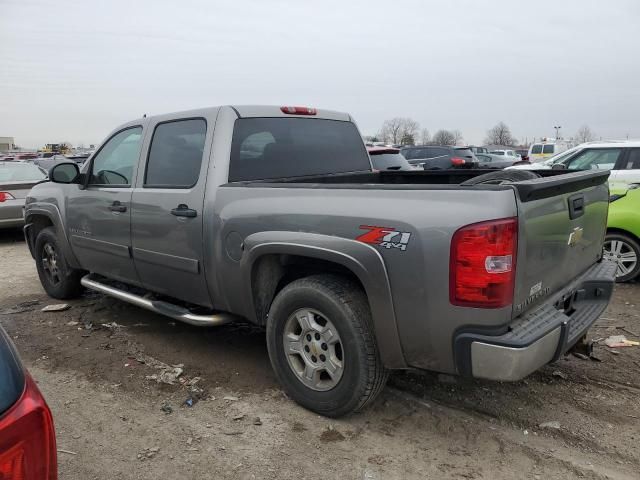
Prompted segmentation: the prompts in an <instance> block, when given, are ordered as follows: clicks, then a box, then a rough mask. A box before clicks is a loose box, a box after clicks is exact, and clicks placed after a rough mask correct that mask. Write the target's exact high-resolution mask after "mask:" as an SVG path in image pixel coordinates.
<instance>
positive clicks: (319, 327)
mask: <svg viewBox="0 0 640 480" xmlns="http://www.w3.org/2000/svg"><path fill="white" fill-rule="evenodd" d="M268 318H269V320H268V323H267V348H268V350H269V358H270V359H271V365H272V366H273V370H274V372H275V374H276V377H277V378H278V380H279V381H280V383H281V384H282V386H283V388H284V390H285V392H286V393H287V395H289V396H290V397H291V398H292V399H293V400H295V401H296V402H297V403H299V404H300V405H302V406H303V407H305V408H307V409H309V410H312V411H314V412H316V413H319V414H320V415H325V416H327V417H340V416H343V415H346V414H349V413H352V412H356V411H358V410H361V409H362V408H364V407H365V406H367V405H368V404H370V403H371V402H372V401H373V400H374V399H375V398H376V397H377V395H378V394H379V393H380V392H381V391H382V389H383V387H384V385H385V384H386V381H387V377H388V371H387V370H386V369H385V368H384V367H383V365H382V361H381V359H380V355H379V353H378V349H377V346H376V340H375V337H374V334H373V329H372V327H371V325H372V323H371V312H370V309H369V304H368V302H367V298H366V295H365V293H364V292H363V291H362V289H361V288H360V287H359V286H358V285H356V284H354V283H353V282H351V281H349V280H347V279H345V278H343V277H339V276H334V275H314V276H310V277H306V278H302V279H299V280H295V281H293V282H291V283H290V284H288V285H287V286H286V287H284V288H283V289H282V291H281V292H280V293H278V295H277V296H276V298H275V300H274V301H273V304H272V305H271V309H270V311H269V317H268ZM304 319H306V322H305V321H304ZM305 323H306V324H307V325H308V328H306V329H305V328H304V327H303V324H305ZM334 330H335V335H330V334H329V332H332V331H334ZM305 332H310V333H305ZM320 333H321V336H320ZM316 334H318V336H316ZM336 336H337V339H338V342H337V343H332V342H335V340H336ZM309 338H310V339H311V340H309ZM325 341H326V343H325ZM285 342H287V344H288V345H291V346H293V347H294V348H293V349H294V350H296V353H289V354H286V353H285ZM338 347H339V348H338ZM305 348H308V349H307V350H306V351H305ZM287 351H290V350H287ZM325 353H326V354H327V355H325ZM316 355H318V357H316ZM323 358H324V359H325V360H326V361H325V360H323ZM314 359H315V360H316V363H314V362H313V360H314ZM338 366H340V368H338ZM310 367H318V370H316V371H315V372H314V374H313V376H312V378H311V376H310V377H308V378H307V380H304V379H303V377H304V373H302V372H301V370H304V372H306V371H307V370H306V368H310ZM323 368H325V369H324V370H323ZM340 369H341V370H340ZM330 370H332V371H333V374H330ZM305 382H306V383H305Z"/></svg>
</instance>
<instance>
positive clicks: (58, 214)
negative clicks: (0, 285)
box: [25, 106, 616, 416]
mask: <svg viewBox="0 0 640 480" xmlns="http://www.w3.org/2000/svg"><path fill="white" fill-rule="evenodd" d="M143 139H144V142H143ZM451 150H452V151H453V152H455V154H456V155H458V154H459V153H458V152H459V150H456V149H454V148H451ZM464 150H466V151H467V152H469V153H471V151H470V150H468V149H464ZM462 155H464V153H463V154H462ZM480 173H482V172H480ZM541 176H542V177H545V176H549V177H551V176H553V177H554V178H541ZM607 176H608V173H607V172H603V171H585V172H571V173H566V174H565V173H563V172H560V173H559V172H550V171H542V172H540V173H539V174H538V173H534V172H526V171H515V172H513V171H505V170H499V171H495V172H489V173H485V174H483V175H480V174H479V173H477V172H475V171H474V170H462V169H458V170H455V169H451V170H445V171H420V172H405V171H393V170H391V171H387V170H385V171H379V172H376V171H373V170H372V168H371V160H370V158H369V155H367V151H366V149H365V147H364V144H363V142H362V138H361V137H360V134H359V132H358V129H357V127H356V125H355V124H354V123H353V121H352V117H351V116H350V115H348V114H345V113H339V112H334V111H328V110H316V109H312V108H307V107H267V106H234V107H230V106H225V107H216V108H206V109H201V110H192V111H188V112H180V113H173V114H168V115H160V116H152V117H146V118H138V119H136V120H133V121H131V122H129V123H126V124H124V125H121V126H119V127H118V128H116V129H115V130H114V131H113V132H112V133H111V134H110V135H109V137H108V138H107V140H106V141H105V142H104V143H103V144H102V145H101V147H100V148H99V150H98V151H96V153H95V154H94V155H93V156H92V157H91V160H90V161H89V162H87V163H86V164H84V165H83V166H82V167H79V166H78V165H77V164H75V163H72V162H69V163H65V164H60V165H56V166H55V167H53V169H52V170H51V173H50V177H51V181H50V182H46V183H42V184H39V185H36V186H35V187H33V189H32V190H31V192H30V193H29V199H28V202H27V204H26V211H25V215H26V221H27V224H26V226H25V234H26V238H27V244H28V246H29V249H30V250H31V252H32V255H33V257H34V259H35V264H36V268H37V271H38V276H39V278H40V281H41V283H42V285H43V287H44V289H45V291H46V292H47V293H48V294H49V295H50V296H52V297H54V298H59V299H66V298H72V297H75V296H77V295H79V294H80V293H81V291H82V288H83V287H87V288H90V289H93V290H97V291H99V292H103V293H105V294H107V295H111V296H113V297H115V298H119V299H122V300H124V301H127V302H131V303H133V304H135V305H138V306H140V307H143V308H146V309H149V310H152V311H154V312H157V313H160V314H163V315H166V316H168V317H171V318H173V319H177V320H180V321H183V322H187V323H191V324H194V325H200V326H216V325H221V324H224V323H227V322H230V321H233V320H235V319H245V321H249V322H252V323H255V324H258V325H262V326H264V327H266V341H267V348H268V352H269V358H270V360H271V364H272V366H273V369H274V372H275V375H276V377H277V378H278V379H279V381H280V383H281V384H282V385H283V387H284V389H285V391H286V392H287V394H288V395H289V397H290V398H292V399H294V400H295V401H297V402H299V403H300V404H301V405H303V406H305V407H306V408H309V409H311V410H313V411H315V412H317V413H320V414H323V415H328V416H340V415H344V414H347V413H349V412H353V411H356V410H359V409H362V408H364V407H365V406H366V405H369V404H370V403H371V402H372V401H373V399H374V398H375V397H376V396H377V395H378V393H379V392H380V391H381V389H382V388H383V386H384V384H385V382H386V379H387V375H388V372H389V371H390V370H394V369H406V368H421V369H429V370H435V371H439V372H444V373H449V374H459V375H465V376H470V377H479V378H487V379H493V380H504V381H512V380H519V379H521V378H523V377H525V376H527V375H528V374H530V373H531V372H533V371H535V370H536V369H538V368H540V367H542V366H543V365H546V364H547V363H549V362H552V361H554V360H556V359H558V358H559V357H560V356H561V355H563V354H564V353H565V352H567V351H568V350H569V349H570V348H571V347H572V346H573V345H574V344H575V343H577V342H578V341H579V340H580V339H582V338H583V337H584V336H585V334H586V332H587V330H588V329H589V327H590V326H591V325H592V324H593V322H595V321H596V319H597V318H598V317H599V316H600V314H601V313H602V312H603V311H604V309H605V308H606V307H607V303H608V301H609V299H610V296H611V293H612V289H613V284H614V278H615V270H616V264H615V263H614V262H611V261H609V260H603V259H602V255H603V252H602V244H603V240H604V235H605V228H606V217H607V207H608V202H609V190H608V187H607V184H606V181H607ZM523 180H526V181H523ZM560 186H561V187H562V188H559V187H560ZM425 206H428V207H429V208H425ZM550 245H552V246H553V248H550Z"/></svg>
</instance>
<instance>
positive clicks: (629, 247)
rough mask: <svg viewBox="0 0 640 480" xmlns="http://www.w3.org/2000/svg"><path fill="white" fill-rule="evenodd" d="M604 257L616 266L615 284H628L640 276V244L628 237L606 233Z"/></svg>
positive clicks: (616, 233)
mask: <svg viewBox="0 0 640 480" xmlns="http://www.w3.org/2000/svg"><path fill="white" fill-rule="evenodd" d="M604 257H605V258H608V259H610V260H613V261H615V262H616V263H617V264H618V269H617V270H616V282H628V281H630V280H633V279H634V278H636V277H637V276H638V275H639V274H640V244H639V243H638V241H637V240H636V239H635V238H633V237H631V236H629V235H626V234H624V233H619V232H610V233H607V236H606V237H605V239H604ZM634 259H635V263H634Z"/></svg>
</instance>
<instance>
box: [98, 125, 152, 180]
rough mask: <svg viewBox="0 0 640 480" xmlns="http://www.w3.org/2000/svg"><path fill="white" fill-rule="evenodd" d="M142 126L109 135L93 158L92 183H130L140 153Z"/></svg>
mask: <svg viewBox="0 0 640 480" xmlns="http://www.w3.org/2000/svg"><path fill="white" fill-rule="evenodd" d="M141 144H142V127H133V128H128V129H126V130H123V131H121V132H119V133H117V134H116V135H114V136H113V137H111V138H110V139H109V140H108V141H107V143H106V144H105V145H104V147H102V149H101V150H100V151H99V152H98V153H97V155H96V156H95V157H94V159H93V165H92V167H91V179H90V182H89V183H91V184H92V185H119V186H126V185H131V182H132V178H131V177H132V176H133V168H134V166H135V164H136V162H137V161H138V156H139V155H140V146H141Z"/></svg>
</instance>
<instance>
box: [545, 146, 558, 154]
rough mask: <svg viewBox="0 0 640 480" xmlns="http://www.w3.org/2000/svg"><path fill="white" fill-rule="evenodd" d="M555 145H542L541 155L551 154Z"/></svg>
mask: <svg viewBox="0 0 640 480" xmlns="http://www.w3.org/2000/svg"><path fill="white" fill-rule="evenodd" d="M554 147H555V145H544V146H543V147H542V153H553V152H554V150H555V149H554Z"/></svg>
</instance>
